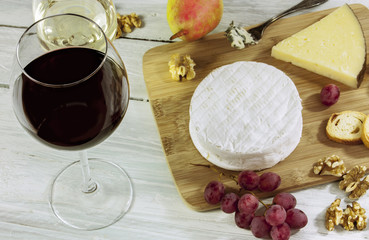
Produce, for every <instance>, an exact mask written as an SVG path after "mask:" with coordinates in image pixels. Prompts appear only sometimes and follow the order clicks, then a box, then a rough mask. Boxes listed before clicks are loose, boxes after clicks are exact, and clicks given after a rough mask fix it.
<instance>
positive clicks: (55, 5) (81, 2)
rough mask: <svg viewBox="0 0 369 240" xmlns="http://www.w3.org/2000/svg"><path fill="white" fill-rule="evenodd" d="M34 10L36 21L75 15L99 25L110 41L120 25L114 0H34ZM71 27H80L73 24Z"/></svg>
mask: <svg viewBox="0 0 369 240" xmlns="http://www.w3.org/2000/svg"><path fill="white" fill-rule="evenodd" d="M32 8H33V17H34V20H35V21H38V20H40V19H42V18H44V17H48V16H52V15H57V14H64V13H74V14H78V15H82V16H85V17H87V18H89V19H91V20H93V21H94V22H95V23H97V24H98V25H99V26H100V27H101V28H102V29H103V31H104V33H105V35H106V37H107V38H109V40H110V41H113V40H114V39H115V35H116V32H117V25H118V23H117V13H116V10H115V6H114V4H113V2H112V0H33V2H32ZM69 27H75V28H78V27H79V26H78V24H75V23H73V22H71V23H70V24H69Z"/></svg>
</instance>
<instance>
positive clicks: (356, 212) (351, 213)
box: [340, 202, 366, 231]
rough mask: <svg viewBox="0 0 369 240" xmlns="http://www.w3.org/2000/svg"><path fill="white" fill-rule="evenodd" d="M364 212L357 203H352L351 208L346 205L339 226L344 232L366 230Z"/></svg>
mask: <svg viewBox="0 0 369 240" xmlns="http://www.w3.org/2000/svg"><path fill="white" fill-rule="evenodd" d="M365 213H366V211H365V209H364V208H362V207H361V206H360V204H359V203H358V202H353V203H352V206H349V205H347V208H346V209H345V211H344V212H343V216H342V218H341V222H340V224H341V225H342V226H343V228H344V229H345V230H349V231H351V230H354V228H355V227H356V229H358V230H363V229H364V228H366V215H365Z"/></svg>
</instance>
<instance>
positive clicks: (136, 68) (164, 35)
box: [0, 0, 369, 240]
mask: <svg viewBox="0 0 369 240" xmlns="http://www.w3.org/2000/svg"><path fill="white" fill-rule="evenodd" d="M298 2H299V0H290V1H283V0H258V1H247V0H225V1H224V13H223V18H222V21H221V23H220V24H219V26H218V27H217V28H216V29H215V30H214V32H213V33H215V32H222V31H224V30H225V29H226V28H227V26H228V25H229V23H230V22H231V21H232V20H234V21H235V22H236V23H239V24H240V25H242V26H247V25H253V24H257V23H260V22H262V21H264V20H266V19H268V18H269V17H271V16H273V15H275V14H277V13H279V12H281V11H283V10H285V9H287V8H289V7H290V6H292V5H294V4H296V3H298ZM114 3H115V6H116V8H117V11H118V12H119V13H121V14H129V13H131V12H136V13H137V14H138V15H140V16H141V17H142V19H143V22H144V26H143V28H141V29H135V30H134V31H133V32H132V33H130V34H128V35H125V36H124V37H122V38H120V39H118V40H115V41H114V45H115V46H116V47H117V49H118V51H119V53H120V55H121V57H122V58H123V60H124V62H125V65H126V67H127V70H128V75H129V80H130V85H131V97H132V99H131V102H130V106H129V109H128V113H127V114H126V117H125V119H124V120H123V122H122V124H121V125H120V127H119V128H118V129H117V130H116V132H115V133H114V134H113V135H112V136H111V137H110V138H109V139H108V140H106V141H105V142H104V143H102V144H100V145H99V146H97V147H94V148H93V149H91V150H89V156H90V157H101V158H109V159H110V160H111V161H113V162H115V163H116V164H118V165H120V166H121V167H123V168H124V169H125V170H126V171H127V172H128V174H129V175H130V177H131V179H132V182H133V187H134V191H135V192H134V201H133V205H132V207H131V209H130V210H129V212H128V213H127V214H126V215H125V216H124V217H123V219H121V220H120V221H119V222H118V223H116V224H114V225H113V226H110V227H108V228H105V229H102V230H98V231H88V232H85V231H79V230H74V229H71V228H68V227H65V226H64V225H63V224H61V223H60V222H59V221H58V219H57V218H56V217H55V216H54V215H53V213H52V212H51V209H50V207H49V203H48V195H49V188H50V184H51V181H52V180H53V178H54V176H55V175H56V174H57V172H58V171H59V170H61V168H63V167H64V166H66V165H68V164H69V163H70V162H72V161H74V160H76V159H77V158H78V154H77V153H75V152H71V153H68V152H61V151H57V150H53V149H50V148H48V147H46V146H43V145H41V144H40V143H38V142H36V141H35V140H34V139H32V138H31V137H30V136H29V135H27V134H26V132H25V131H24V130H23V129H22V128H21V127H20V125H19V124H18V122H17V120H16V119H15V116H14V114H13V111H12V108H11V102H10V91H9V88H8V81H9V77H10V76H9V75H10V69H11V65H12V61H13V55H14V52H15V46H16V43H17V40H18V39H19V37H20V35H21V34H22V33H23V31H24V30H25V28H26V26H28V25H30V24H31V23H32V22H33V19H32V8H31V0H28V1H25V0H0V239H28V240H36V239H37V240H40V239H55V240H56V239H63V240H64V239H65V240H67V239H68V240H72V239H91V240H102V239H119V240H121V239H254V237H253V236H252V234H251V232H250V231H247V230H243V229H240V228H238V227H236V225H235V224H234V219H233V215H228V214H225V213H223V212H221V211H220V210H214V211H209V212H195V211H193V210H191V209H189V208H188V207H187V206H186V205H185V204H184V202H183V201H182V199H181V197H180V195H179V194H178V192H177V190H176V187H175V184H174V182H173V179H172V176H171V173H170V170H169V168H168V166H167V163H166V159H165V156H164V153H163V150H162V147H161V143H160V138H159V134H158V131H157V128H156V124H155V119H154V117H153V114H152V111H151V108H150V102H149V101H148V96H147V92H146V86H145V82H144V79H143V73H142V57H143V54H144V53H145V52H146V51H147V50H148V49H150V48H153V47H156V46H159V45H162V44H168V41H167V40H168V38H169V37H170V36H171V32H170V29H169V27H168V24H167V21H166V3H167V1H166V0H136V1H132V0H114ZM344 3H349V4H352V3H361V4H363V5H365V6H367V7H369V2H368V0H347V1H344V0H329V1H328V2H327V3H325V4H324V5H322V6H319V7H316V8H314V9H310V10H305V11H303V12H300V13H298V14H301V13H304V12H311V11H318V10H323V9H327V8H332V7H338V6H341V5H342V4H344ZM368 17H369V16H368ZM293 194H294V195H295V196H296V198H297V202H298V203H297V207H298V208H300V209H302V210H303V211H305V213H306V214H307V215H308V218H309V223H308V225H307V226H306V227H305V228H303V229H302V230H300V231H294V232H293V235H292V236H291V239H335V240H338V239H368V238H369V227H368V228H367V229H366V230H364V231H352V232H348V231H344V230H343V229H342V228H340V227H338V228H337V230H335V231H333V232H328V231H327V230H326V229H325V227H324V217H325V210H326V208H327V207H328V206H329V205H330V203H331V202H333V200H334V199H335V198H337V197H339V198H342V199H345V194H344V193H343V192H342V191H341V190H339V189H338V184H337V182H335V183H331V184H325V185H320V186H318V187H314V188H309V189H306V190H301V191H297V192H294V193H293ZM368 196H369V195H367V196H366V197H363V198H361V199H360V200H359V203H360V204H361V205H362V206H363V207H364V208H366V209H367V210H369V197H368ZM266 202H270V199H267V200H266ZM345 204H346V203H345V202H344V203H343V204H342V205H343V206H344V205H345Z"/></svg>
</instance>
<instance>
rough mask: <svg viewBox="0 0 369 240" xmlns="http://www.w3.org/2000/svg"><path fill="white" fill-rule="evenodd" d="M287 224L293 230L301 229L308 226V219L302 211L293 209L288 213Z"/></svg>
mask: <svg viewBox="0 0 369 240" xmlns="http://www.w3.org/2000/svg"><path fill="white" fill-rule="evenodd" d="M286 223H288V225H290V227H291V228H294V229H300V228H303V227H305V226H306V224H307V223H308V218H307V216H306V214H305V213H304V212H303V211H301V210H300V209H297V208H292V209H290V210H288V211H287V217H286Z"/></svg>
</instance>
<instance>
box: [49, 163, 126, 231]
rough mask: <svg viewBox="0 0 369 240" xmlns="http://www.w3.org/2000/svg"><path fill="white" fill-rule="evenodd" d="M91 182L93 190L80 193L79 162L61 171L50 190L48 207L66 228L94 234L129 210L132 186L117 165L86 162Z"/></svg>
mask: <svg viewBox="0 0 369 240" xmlns="http://www.w3.org/2000/svg"><path fill="white" fill-rule="evenodd" d="M88 162H89V165H90V171H91V176H92V179H93V180H94V181H95V182H96V183H97V188H96V190H95V191H93V192H91V193H85V192H83V191H82V177H81V166H80V162H79V161H77V162H74V163H72V164H70V165H68V166H67V167H66V168H64V169H63V170H62V171H61V172H60V173H59V174H58V176H57V177H56V178H55V180H54V182H53V184H52V187H51V196H50V205H51V209H52V211H53V212H54V214H55V215H56V216H57V217H58V218H59V219H60V220H61V221H62V222H63V223H64V224H66V225H68V226H70V227H73V228H76V229H81V230H96V229H101V228H104V227H107V226H110V225H112V224H114V223H116V222H117V221H118V220H119V219H121V218H122V217H123V216H124V214H125V213H126V212H127V211H128V210H129V207H130V205H131V202H132V197H133V189H132V183H131V181H130V179H129V177H128V175H127V173H126V172H125V171H124V170H123V169H122V168H120V167H119V166H118V165H116V164H114V163H111V162H106V161H103V160H100V159H89V160H88Z"/></svg>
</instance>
